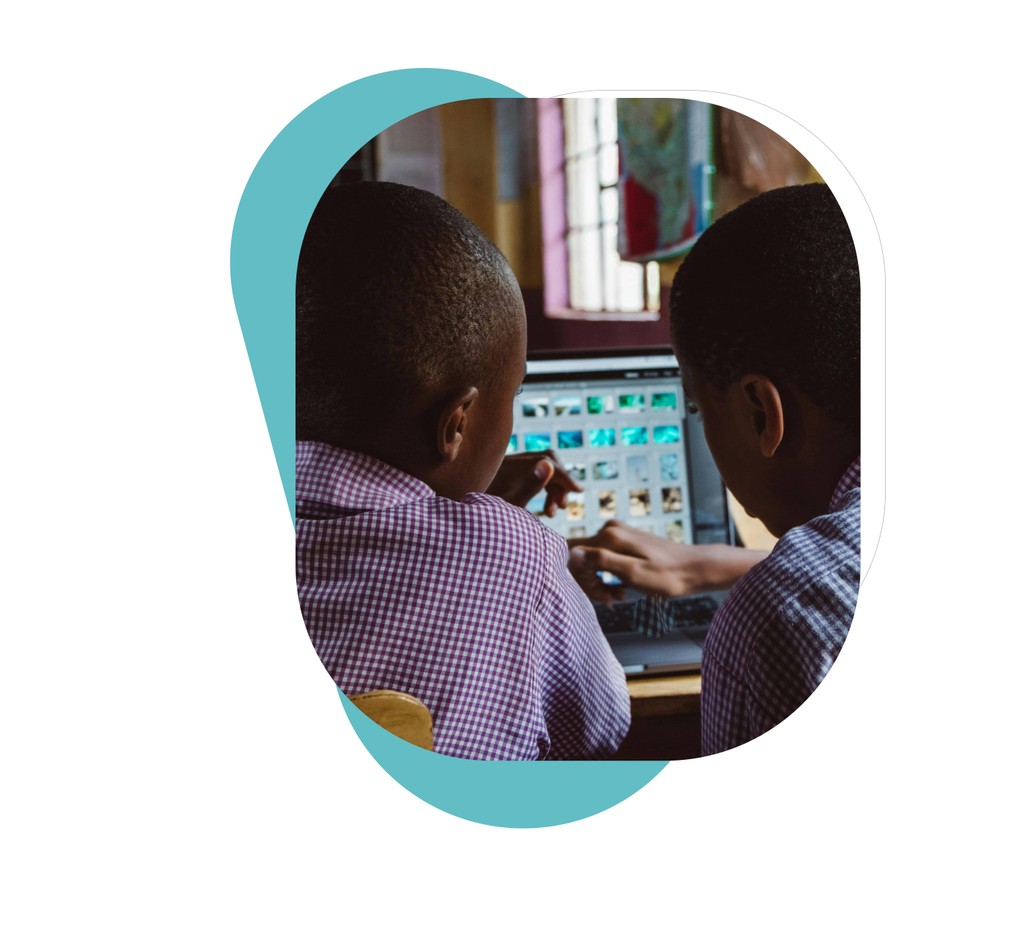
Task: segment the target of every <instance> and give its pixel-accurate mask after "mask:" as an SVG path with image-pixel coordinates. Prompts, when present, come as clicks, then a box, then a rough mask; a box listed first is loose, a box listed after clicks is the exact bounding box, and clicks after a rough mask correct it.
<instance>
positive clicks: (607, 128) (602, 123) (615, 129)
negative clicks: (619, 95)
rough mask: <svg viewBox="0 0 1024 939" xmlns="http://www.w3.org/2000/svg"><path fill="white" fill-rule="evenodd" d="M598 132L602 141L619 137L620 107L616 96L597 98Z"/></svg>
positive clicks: (609, 140)
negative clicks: (618, 107) (617, 104)
mask: <svg viewBox="0 0 1024 939" xmlns="http://www.w3.org/2000/svg"><path fill="white" fill-rule="evenodd" d="M597 134H598V137H599V138H600V140H601V142H602V143H615V142H616V141H617V140H618V139H619V124H618V109H617V107H616V101H615V99H614V98H599V99H598V100H597Z"/></svg>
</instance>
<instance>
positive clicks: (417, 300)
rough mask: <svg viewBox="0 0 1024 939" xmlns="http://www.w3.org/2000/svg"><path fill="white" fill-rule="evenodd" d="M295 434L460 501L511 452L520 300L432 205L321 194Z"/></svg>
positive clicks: (311, 242) (445, 211)
mask: <svg viewBox="0 0 1024 939" xmlns="http://www.w3.org/2000/svg"><path fill="white" fill-rule="evenodd" d="M295 321H296V322H295V328H296V395H295V397H296V436H297V437H298V438H299V439H302V440H320V441H323V442H325V443H328V444H331V445H333V446H337V447H343V448H347V449H353V450H361V451H363V452H366V453H370V454H371V455H373V456H376V457H379V458H380V459H383V460H385V461H387V462H389V463H392V464H393V465H396V466H398V467H399V468H401V469H404V470H406V471H407V472H410V473H412V474H413V475H416V476H419V477H420V478H423V479H425V480H426V481H427V482H429V483H430V484H431V485H432V486H434V488H435V489H436V490H437V491H438V492H440V493H441V494H442V495H448V496H450V497H452V498H460V497H461V496H462V495H464V494H465V493H466V492H470V491H474V490H479V489H485V488H486V487H487V485H488V484H489V483H490V481H491V479H492V478H493V476H494V473H495V472H496V471H497V468H498V466H499V464H500V463H501V458H502V456H503V455H504V453H505V447H506V445H507V444H508V438H509V435H510V433H511V424H512V398H513V397H514V395H515V392H516V389H517V388H518V387H519V384H520V383H521V381H522V378H523V374H524V371H525V357H526V319H525V313H524V310H523V301H522V294H521V293H520V290H519V286H518V284H517V283H516V280H515V277H514V275H513V274H512V271H511V269H510V268H509V265H508V262H507V261H506V260H505V258H504V257H503V256H502V254H501V252H500V251H498V249H497V248H496V247H495V246H494V245H493V244H492V243H491V242H490V241H489V240H488V239H487V238H486V237H485V236H484V235H483V233H482V232H480V230H479V229H478V228H477V227H476V226H475V225H473V223H472V222H470V221H469V219H467V218H466V217H465V216H463V215H462V214H461V213H460V212H458V211H457V210H456V209H454V208H453V207H452V206H450V205H449V204H448V203H447V202H445V201H444V200H443V199H440V198H439V197H437V196H435V195H432V194H431V193H429V192H425V191H423V190H419V189H414V188H412V187H409V186H400V185H397V184H394V183H380V182H373V183H358V184H355V185H349V186H337V187H332V188H330V189H328V190H327V192H326V193H324V195H323V198H322V199H321V200H320V202H319V204H318V205H317V207H316V210H315V211H314V213H313V217H312V219H311V220H310V223H309V227H308V228H307V230H306V236H305V239H304V240H303V243H302V250H301V253H300V255H299V266H298V271H297V275H296V312H295Z"/></svg>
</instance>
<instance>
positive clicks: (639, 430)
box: [622, 427, 647, 447]
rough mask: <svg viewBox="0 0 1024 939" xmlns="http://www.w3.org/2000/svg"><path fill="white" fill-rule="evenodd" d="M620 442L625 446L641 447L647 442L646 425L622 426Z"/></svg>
mask: <svg viewBox="0 0 1024 939" xmlns="http://www.w3.org/2000/svg"><path fill="white" fill-rule="evenodd" d="M622 443H623V445H624V446H627V447H641V446H643V445H644V444H645V443H647V428H646V427H623V428H622Z"/></svg>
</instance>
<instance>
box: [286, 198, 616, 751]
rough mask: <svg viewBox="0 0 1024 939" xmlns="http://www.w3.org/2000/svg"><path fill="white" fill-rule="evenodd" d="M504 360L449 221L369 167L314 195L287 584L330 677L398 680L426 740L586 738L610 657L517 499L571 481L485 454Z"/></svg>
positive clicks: (493, 307)
mask: <svg viewBox="0 0 1024 939" xmlns="http://www.w3.org/2000/svg"><path fill="white" fill-rule="evenodd" d="M525 359H526V317H525V312H524V309H523V301H522V296H521V294H520V291H519V287H518V284H517V283H516V280H515V277H514V276H513V274H512V271H511V269H510V268H509V266H508V263H507V261H506V260H505V258H504V257H503V256H502V255H501V253H500V252H499V251H498V249H497V248H496V247H495V246H494V245H493V244H491V242H490V241H488V239H487V238H486V237H485V236H484V235H483V234H482V233H481V232H480V231H479V230H478V229H477V228H476V227H475V226H474V225H473V224H472V223H471V222H470V221H469V220H468V219H466V218H465V217H464V216H463V215H461V214H460V213H459V212H457V211H456V210H455V209H454V208H452V207H451V206H450V205H448V204H447V203H446V202H444V201H443V200H442V199H440V198H438V197H437V196H434V195H431V194H430V193H427V192H423V191H421V190H417V189H412V188H410V187H407V186H398V185H395V184H390V183H361V184H357V185H353V186H338V187H333V188H331V189H329V190H328V191H327V192H326V193H325V194H324V196H323V198H322V199H321V201H320V203H319V205H318V206H317V208H316V211H315V212H314V214H313V218H312V219H311V221H310V224H309V228H308V230H307V232H306V237H305V240H304V242H303V245H302V251H301V255H300V258H299V267H298V273H297V279H296V431H297V438H298V443H297V453H296V542H297V543H296V576H297V583H298V591H299V600H300V604H301V607H302V612H303V616H304V619H305V622H306V627H307V629H308V631H309V635H310V638H311V639H312V641H313V644H314V646H315V648H316V650H317V653H318V654H319V656H320V659H321V661H322V662H323V663H324V665H325V666H326V668H327V669H328V671H329V672H330V673H331V676H332V677H333V678H334V680H335V682H336V683H337V684H338V686H339V687H340V688H341V689H342V691H344V692H345V693H346V694H356V693H360V692H364V691H369V690H373V689H380V688H388V689H394V690H398V691H404V692H406V693H409V694H412V695H415V696H416V697H418V698H420V699H421V700H422V701H423V702H424V703H425V704H426V706H427V708H428V709H429V710H430V712H431V715H432V717H433V721H434V748H435V750H436V751H437V752H438V753H441V754H444V755H448V756H456V757H466V758H474V759H514V760H531V759H542V758H560V759H585V758H594V757H604V756H608V755H610V754H612V753H614V752H615V750H616V749H617V748H618V745H619V744H620V742H621V741H622V739H623V737H624V736H625V733H626V731H627V729H628V727H629V719H630V713H629V699H628V696H627V694H626V686H625V677H624V675H623V672H622V669H621V667H620V666H619V665H618V663H617V662H616V661H615V659H614V657H613V656H612V654H611V651H610V649H609V648H608V644H607V642H606V641H605V639H604V637H603V635H602V634H601V632H600V629H599V628H598V625H597V621H596V618H595V616H594V611H593V608H592V606H591V604H590V603H589V601H588V600H587V599H586V597H585V596H584V595H583V593H582V591H581V590H580V589H579V587H578V586H577V585H576V583H575V582H574V581H573V579H572V578H571V576H570V575H569V574H568V571H567V569H566V558H567V547H566V544H565V541H564V540H562V539H561V538H559V537H558V536H556V535H555V534H554V533H552V532H551V531H550V530H548V529H546V528H545V527H544V526H543V525H541V524H540V523H539V522H538V521H537V520H536V519H535V518H533V517H532V516H531V515H530V514H529V513H527V512H526V511H524V510H523V509H522V508H519V507H517V506H518V505H523V504H525V502H526V501H527V500H528V499H529V498H530V497H531V496H532V495H533V494H534V493H535V492H539V491H540V489H541V488H542V487H544V486H546V487H547V490H548V503H547V507H548V510H549V511H550V512H554V511H555V510H556V508H557V507H558V506H559V505H562V506H564V503H565V498H566V495H567V492H568V491H569V490H571V489H575V488H577V487H576V486H575V484H574V483H573V482H572V480H571V479H569V477H568V476H567V475H566V474H565V472H564V470H562V469H561V468H560V467H559V466H558V465H557V461H556V460H554V458H553V457H551V458H539V457H538V456H535V455H532V454H531V455H530V456H529V457H528V458H527V459H526V460H519V461H510V460H505V459H504V455H505V450H506V447H507V445H508V442H509V437H510V434H511V429H512V407H513V399H514V397H515V394H516V392H517V390H518V388H519V386H520V384H521V382H522V379H523V376H524V374H525V367H526V363H525ZM488 492H492V493H493V492H501V493H502V494H504V495H505V496H506V498H499V497H498V496H496V495H493V494H487V493H488ZM508 500H511V502H515V503H517V505H513V504H511V503H510V501H508Z"/></svg>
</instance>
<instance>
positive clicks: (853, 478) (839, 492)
mask: <svg viewBox="0 0 1024 939" xmlns="http://www.w3.org/2000/svg"><path fill="white" fill-rule="evenodd" d="M851 489H860V457H857V459H856V460H854V461H853V462H852V463H851V464H850V465H849V466H848V467H847V468H846V472H845V473H843V475H842V476H841V477H840V478H839V483H838V485H837V486H836V491H835V492H833V493H832V501H831V502H830V503H829V507H828V510H829V511H830V512H835V511H836V510H837V509H838V508H839V503H840V502H842V500H843V497H844V496H845V495H846V494H847V493H848V492H849V491H850V490H851Z"/></svg>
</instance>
